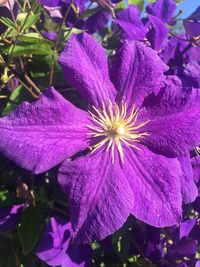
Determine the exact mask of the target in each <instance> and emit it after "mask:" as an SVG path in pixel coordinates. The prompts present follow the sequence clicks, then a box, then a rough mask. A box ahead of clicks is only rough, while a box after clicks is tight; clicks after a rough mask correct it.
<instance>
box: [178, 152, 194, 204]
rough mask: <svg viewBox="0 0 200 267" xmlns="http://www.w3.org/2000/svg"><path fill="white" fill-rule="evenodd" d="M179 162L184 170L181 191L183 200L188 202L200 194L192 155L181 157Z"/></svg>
mask: <svg viewBox="0 0 200 267" xmlns="http://www.w3.org/2000/svg"><path fill="white" fill-rule="evenodd" d="M179 162H180V165H181V168H182V172H183V174H182V175H181V178H180V183H181V193H182V197H183V201H184V202H185V203H186V204H187V203H191V202H193V201H194V200H195V199H196V197H197V195H198V189H197V187H196V184H195V182H194V176H193V171H192V166H191V159H190V156H189V155H188V154H187V155H184V156H182V157H180V158H179Z"/></svg>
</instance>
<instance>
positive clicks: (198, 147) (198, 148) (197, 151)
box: [195, 146, 200, 156]
mask: <svg viewBox="0 0 200 267" xmlns="http://www.w3.org/2000/svg"><path fill="white" fill-rule="evenodd" d="M195 152H196V154H197V156H200V146H197V147H196V148H195Z"/></svg>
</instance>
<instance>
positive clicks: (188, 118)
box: [141, 86, 200, 157]
mask: <svg viewBox="0 0 200 267" xmlns="http://www.w3.org/2000/svg"><path fill="white" fill-rule="evenodd" d="M144 105H145V108H146V112H147V114H145V115H144V114H143V116H144V117H145V116H146V119H147V118H148V119H149V120H150V122H149V123H148V124H147V125H146V126H145V128H146V129H145V130H146V131H147V132H148V133H149V135H148V136H146V137H145V138H144V139H143V140H142V142H143V143H144V144H145V145H147V146H148V147H149V148H150V149H152V150H153V151H154V152H156V153H159V154H163V155H165V156H167V157H176V156H180V155H185V154H187V152H188V151H189V150H191V149H193V148H195V147H196V146H197V145H198V144H199V143H200V131H199V129H200V117H199V111H200V91H199V90H196V89H190V88H187V89H186V90H183V89H181V88H179V87H174V86H172V87H167V88H163V89H162V90H161V91H160V93H159V94H158V95H157V96H155V95H153V94H152V95H151V96H149V98H148V100H146V103H145V104H144ZM141 115H142V111H141ZM143 119H144V118H143Z"/></svg>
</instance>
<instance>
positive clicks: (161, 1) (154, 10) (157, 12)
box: [147, 0, 176, 22]
mask: <svg viewBox="0 0 200 267" xmlns="http://www.w3.org/2000/svg"><path fill="white" fill-rule="evenodd" d="M175 10H176V2H175V1H174V0H157V1H156V3H152V4H149V5H148V6H147V12H148V13H149V14H151V15H154V16H156V17H158V18H159V19H161V20H162V21H163V22H169V21H170V20H171V18H172V16H173V14H174V12H175Z"/></svg>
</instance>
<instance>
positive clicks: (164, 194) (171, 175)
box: [123, 146, 182, 227]
mask: <svg viewBox="0 0 200 267" xmlns="http://www.w3.org/2000/svg"><path fill="white" fill-rule="evenodd" d="M140 148H141V150H140V151H137V150H134V151H133V150H132V149H128V150H127V153H126V157H125V164H124V166H123V171H124V173H125V175H126V176H127V177H129V181H130V183H131V187H132V190H133V193H134V206H133V209H132V214H133V215H134V216H135V217H136V218H138V219H139V220H141V221H143V222H146V223H148V224H150V225H153V226H156V227H164V226H170V225H174V224H178V223H179V222H180V219H181V213H182V208H181V204H182V197H181V192H180V182H179V176H180V175H181V169H180V165H179V162H178V160H177V159H169V158H165V157H163V156H159V155H157V154H154V153H152V152H151V151H150V150H148V149H147V148H145V147H143V146H140Z"/></svg>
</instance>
